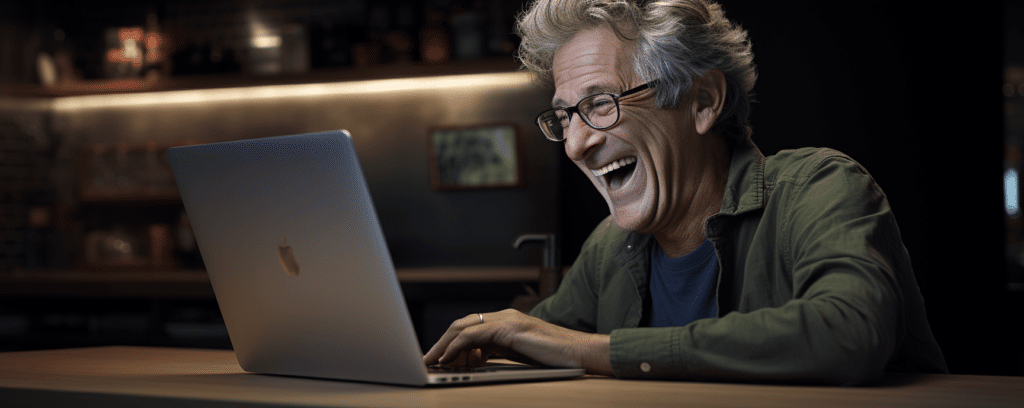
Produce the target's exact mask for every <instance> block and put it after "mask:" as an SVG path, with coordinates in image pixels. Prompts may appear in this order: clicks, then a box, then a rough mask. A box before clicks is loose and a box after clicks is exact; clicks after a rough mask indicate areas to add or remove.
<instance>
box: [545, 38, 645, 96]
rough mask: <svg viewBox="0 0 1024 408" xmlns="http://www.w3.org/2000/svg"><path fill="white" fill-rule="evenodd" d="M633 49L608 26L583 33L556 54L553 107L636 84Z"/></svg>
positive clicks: (560, 48)
mask: <svg viewBox="0 0 1024 408" xmlns="http://www.w3.org/2000/svg"><path fill="white" fill-rule="evenodd" d="M632 56H633V49H632V46H631V45H630V44H628V43H626V42H624V41H622V40H621V39H620V38H619V37H618V36H617V35H615V32H613V31H612V29H611V28H609V27H597V28H591V29H587V30H584V31H580V32H579V33H577V34H576V35H575V36H573V37H572V39H571V40H569V41H568V42H566V43H565V44H563V45H562V46H561V47H559V48H558V51H557V52H555V58H554V61H553V65H552V74H553V76H554V80H555V97H554V99H553V100H552V105H553V106H562V107H564V106H570V105H574V104H576V102H577V101H579V100H580V99H582V98H584V97H587V96H589V95H593V94H595V93H600V92H622V91H623V90H625V89H629V85H630V84H632V83H633V82H635V81H636V75H635V74H634V73H633V70H632Z"/></svg>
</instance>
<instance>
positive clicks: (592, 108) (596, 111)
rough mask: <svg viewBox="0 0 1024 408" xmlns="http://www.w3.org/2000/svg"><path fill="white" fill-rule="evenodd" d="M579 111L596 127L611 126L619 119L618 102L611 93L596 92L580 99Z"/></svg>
mask: <svg viewBox="0 0 1024 408" xmlns="http://www.w3.org/2000/svg"><path fill="white" fill-rule="evenodd" d="M579 107H580V113H581V114H582V115H583V117H585V118H586V119H587V122H588V123H589V124H590V125H591V126H593V127H594V128H596V129H604V128H608V127H611V126H612V125H614V124H615V122H617V121H618V120H619V104H618V103H617V102H616V101H615V97H614V96H612V94H606V93H604V94H597V95H594V96H591V97H589V98H587V99H584V100H582V101H580V104H579Z"/></svg>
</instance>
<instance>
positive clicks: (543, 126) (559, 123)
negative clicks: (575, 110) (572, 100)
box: [537, 110, 569, 141]
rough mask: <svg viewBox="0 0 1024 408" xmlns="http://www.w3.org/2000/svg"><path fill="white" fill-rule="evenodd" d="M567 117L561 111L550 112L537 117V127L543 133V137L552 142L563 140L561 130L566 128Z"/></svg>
mask: <svg viewBox="0 0 1024 408" xmlns="http://www.w3.org/2000/svg"><path fill="white" fill-rule="evenodd" d="M568 123H569V115H568V114H566V113H565V111H563V110H550V111H547V112H544V113H542V114H540V116H537V126H540V130H541V131H542V132H544V137H547V138H548V139H551V140H554V141H560V140H563V139H565V136H563V132H562V129H564V128H565V127H566V126H568Z"/></svg>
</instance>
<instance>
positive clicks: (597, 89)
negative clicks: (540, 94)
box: [551, 84, 617, 109]
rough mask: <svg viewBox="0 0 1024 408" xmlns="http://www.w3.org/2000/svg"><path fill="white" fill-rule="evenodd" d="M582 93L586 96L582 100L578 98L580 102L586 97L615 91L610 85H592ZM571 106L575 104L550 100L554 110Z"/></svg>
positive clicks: (560, 100) (559, 99)
mask: <svg viewBox="0 0 1024 408" xmlns="http://www.w3.org/2000/svg"><path fill="white" fill-rule="evenodd" d="M583 91H584V95H586V96H584V97H583V98H580V100H581V101H582V100H583V99H586V97H587V96H591V95H597V94H599V93H605V92H610V93H615V92H616V91H617V90H616V88H615V86H614V85H610V84H594V85H591V86H588V87H587V89H584V90H583ZM578 102H579V101H577V103H578ZM573 105H575V103H574V104H570V103H568V102H566V101H564V100H562V99H561V98H555V99H553V100H551V107H552V108H555V109H563V108H568V107H570V106H573Z"/></svg>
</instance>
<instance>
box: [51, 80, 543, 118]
mask: <svg viewBox="0 0 1024 408" xmlns="http://www.w3.org/2000/svg"><path fill="white" fill-rule="evenodd" d="M532 83H533V78H532V77H531V75H530V74H528V73H526V72H508V73H497V74H472V75H451V76H440V77H429V78H399V79H381V80H366V81H350V82H330V83H318V84H293V85H262V86H251V87H239V88H219V89H198V90H183V91H163V92H141V93H124V94H109V95H85V96H68V97H61V98H56V100H54V102H53V108H54V109H55V110H57V111H77V110H87V109H106V108H125V107H156V106H169V105H196V104H208V103H211V102H231V101H241V100H261V99H266V100H271V99H274V100H280V99H288V98H298V99H305V98H320V97H325V96H327V97H329V96H335V95H339V96H340V95H354V94H356V95H359V94H363V95H370V94H381V93H391V92H416V91H432V92H445V91H446V90H457V89H465V88H473V89H485V88H489V87H490V88H494V87H501V88H509V87H511V88H516V87H523V86H529V85H531V84H532Z"/></svg>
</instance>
